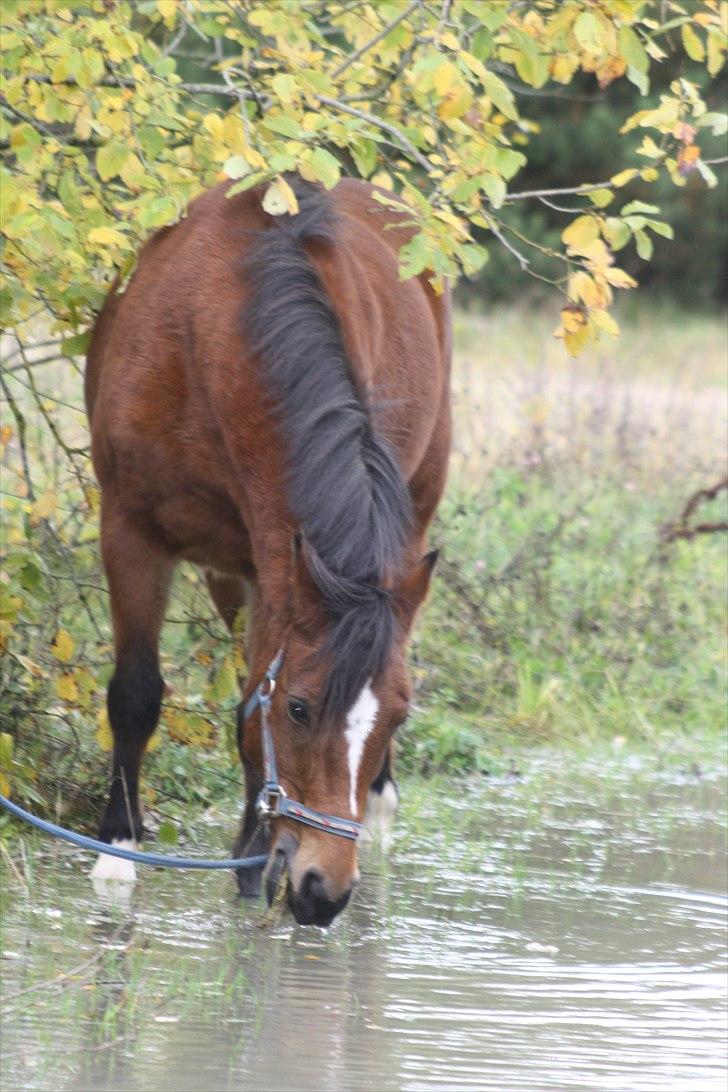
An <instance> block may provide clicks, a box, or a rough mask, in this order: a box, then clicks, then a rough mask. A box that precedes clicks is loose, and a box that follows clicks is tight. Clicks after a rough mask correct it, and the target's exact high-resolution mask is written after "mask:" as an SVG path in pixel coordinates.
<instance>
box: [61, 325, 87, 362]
mask: <svg viewBox="0 0 728 1092" xmlns="http://www.w3.org/2000/svg"><path fill="white" fill-rule="evenodd" d="M90 340H91V332H90V331H89V330H87V331H86V333H84V334H74V335H73V337H66V338H64V339H63V341H62V342H61V352H62V353H63V355H64V356H81V355H82V354H83V353H85V352H86V350H87V349H88V343H89V341H90Z"/></svg>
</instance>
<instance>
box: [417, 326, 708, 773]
mask: <svg viewBox="0 0 728 1092" xmlns="http://www.w3.org/2000/svg"><path fill="white" fill-rule="evenodd" d="M548 321H549V320H548V318H547V317H546V316H544V315H541V314H536V315H530V314H527V313H525V312H520V311H518V310H507V311H501V312H497V313H494V314H493V315H490V316H467V315H460V316H459V317H458V319H457V322H456V346H457V350H456V361H455V376H454V387H455V398H454V422H455V442H454V453H453V460H452V471H451V479H450V486H449V490H448V495H447V497H446V500H445V502H444V504H443V506H442V508H441V510H440V514H439V517H438V521H437V525H436V529H435V537H436V539H437V541H438V544H439V545H441V547H442V561H441V565H440V570H439V580H437V581H436V582H435V585H434V592H433V596H432V600H431V602H430V604H429V607H428V609H427V611H426V613H425V615H424V617H423V619H422V623H421V626H420V628H419V631H418V636H417V639H416V641H415V646H414V659H415V665H416V666H415V672H416V677H417V680H418V709H417V712H416V715H415V717H414V719H413V724H412V727H411V730H410V731H409V732H408V733H407V736H406V742H405V746H404V749H403V750H404V757H405V759H406V761H407V762H408V763H409V764H410V765H411V766H413V767H415V768H420V769H421V768H425V769H431V768H433V769H434V768H442V767H443V766H448V765H449V766H457V767H461V768H464V769H473V768H474V769H484V768H491V767H492V766H493V765H494V764H495V765H496V766H498V765H499V764H501V765H502V761H503V758H504V756H507V755H508V754H509V753H512V752H513V750H514V748H515V747H518V749H519V750H520V749H522V747H523V745H529V744H534V743H543V742H548V743H551V744H554V743H559V744H560V745H564V744H567V743H569V744H575V743H576V744H584V743H589V741H594V740H596V739H613V740H616V742H617V745H619V744H620V743H621V742H622V741H623V740H625V739H629V738H632V739H641V740H644V741H647V742H650V743H654V744H655V745H657V744H658V743H660V742H661V741H662V742H663V743H664V745H665V746H670V742H671V741H672V742H675V741H676V739H677V738H678V737H680V736H681V735H683V736H684V735H685V734H687V733H699V734H701V735H706V734H707V735H708V736H712V737H713V738H716V736H717V734H719V733H720V730H721V728H722V726H723V725H724V723H725V681H724V659H725V657H724V652H725V646H724V641H723V632H724V628H723V627H724V622H725V610H724V600H725V595H724V588H725V568H726V553H725V542H724V539H723V538H722V537H721V536H718V535H715V536H708V535H706V536H704V537H700V536H696V537H695V538H694V539H692V540H690V541H685V542H680V543H671V544H667V543H665V542H663V541H662V539H661V535H660V530H661V528H662V527H663V526H664V525H665V524H666V523H667V522H668V521H670V520H672V519H674V518H676V517H677V516H678V514H679V512H680V510H681V509H682V507H683V504H684V502H685V499H686V498H687V497H688V496H689V495H690V494H691V493H692V492H693V490H695V489H696V488H698V487H699V486H700V485H707V484H710V483H713V482H714V481H716V480H717V479H719V478H720V476H721V473H723V472H724V464H725V435H726V400H725V364H726V342H725V328H724V326H723V324H722V323H721V322H719V321H715V322H710V321H706V320H705V318H700V319H697V320H696V319H692V318H691V317H690V316H687V315H675V314H670V313H668V312H659V311H657V312H655V311H652V312H647V313H646V314H645V315H644V316H642V317H636V316H635V317H632V318H630V317H629V316H628V317H627V320H626V322H625V330H624V334H623V337H622V340H621V342H620V343H618V344H616V345H615V344H614V343H612V344H610V345H609V346H606V345H605V346H604V347H601V348H600V349H599V350H598V351H597V352H595V353H593V354H592V355H591V357H588V358H585V359H580V360H578V361H569V360H568V359H567V358H565V356H564V354H563V351H562V349H561V346H560V345H558V344H557V345H556V346H554V345H553V343H551V342H550V340H549V337H548V332H549V330H548ZM721 508H722V509H724V508H725V494H722V496H721V497H719V498H716V500H715V501H714V502H712V510H711V506H706V508H705V510H704V511H703V512H701V518H703V517H705V518H706V519H709V518H711V515H712V517H713V519H715V520H718V519H720V518H723V519H724V518H725V516H724V515H723V516H719V515H718V510H719V509H721Z"/></svg>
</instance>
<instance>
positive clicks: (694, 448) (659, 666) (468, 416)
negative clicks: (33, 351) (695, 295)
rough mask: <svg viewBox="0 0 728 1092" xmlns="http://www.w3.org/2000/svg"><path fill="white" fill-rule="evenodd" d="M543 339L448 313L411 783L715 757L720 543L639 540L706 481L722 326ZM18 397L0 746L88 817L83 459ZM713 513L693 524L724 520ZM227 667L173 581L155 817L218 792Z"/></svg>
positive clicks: (90, 655) (199, 608) (193, 597)
mask: <svg viewBox="0 0 728 1092" xmlns="http://www.w3.org/2000/svg"><path fill="white" fill-rule="evenodd" d="M554 325H555V323H554V320H553V317H552V316H550V315H546V314H543V313H540V312H537V313H535V314H531V313H528V312H527V311H525V310H519V309H502V308H501V309H499V310H498V311H495V312H494V313H493V314H488V315H482V314H479V315H468V314H465V313H459V314H458V315H457V316H456V321H455V338H456V353H455V369H454V421H455V429H454V448H453V458H452V469H451V476H450V483H449V488H448V492H447V496H446V498H445V500H444V501H443V504H442V506H441V509H440V512H439V515H438V518H437V521H436V524H435V526H434V528H433V536H432V537H433V540H434V542H435V544H436V545H438V546H439V547H441V551H442V554H441V559H440V562H439V566H438V570H437V579H436V580H435V581H434V586H433V592H432V595H431V599H430V602H429V604H428V606H427V609H426V610H425V612H424V614H423V616H422V618H421V620H420V623H419V625H418V628H417V631H416V634H415V637H414V640H413V645H412V652H411V663H412V674H413V678H414V681H415V703H414V709H413V715H412V717H411V719H410V722H409V724H408V726H407V727H406V729H405V730H404V731H403V733H402V738H401V741H400V746H399V751H400V768H402V769H404V770H405V771H407V772H409V773H411V774H413V775H431V774H434V773H448V772H454V771H458V772H484V771H486V770H487V771H489V772H491V773H496V774H498V773H500V774H502V773H504V772H507V771H508V770H509V769H511V768H515V767H522V766H523V765H524V763H528V762H529V761H530V758H529V756H530V755H531V754H533V753H534V749H539V748H540V749H543V748H544V747H545V748H557V749H559V748H560V749H562V750H563V751H564V752H568V753H570V754H573V753H575V752H576V751H582V752H583V751H586V750H588V749H590V748H594V747H595V746H603V745H608V746H609V747H611V748H617V749H618V748H620V747H622V746H629V747H637V748H649V749H652V750H655V751H658V752H667V751H671V750H675V749H677V750H678V751H681V750H685V751H686V752H687V751H689V750H690V749H691V748H694V742H695V739H696V738H697V739H700V740H701V741H702V744H701V747H702V750H703V751H710V752H712V753H713V754H714V755H716V754H718V753H719V749H720V747H721V733H722V730H723V727H724V723H725V707H724V693H725V680H724V669H725V646H724V640H723V626H724V623H725V611H724V606H723V601H724V595H723V589H724V586H725V567H726V554H725V542H724V539H723V537H722V536H720V535H703V536H697V537H695V538H694V539H692V540H689V541H682V542H675V543H671V544H666V543H664V542H663V541H662V540H661V537H660V528H661V527H662V526H663V525H664V524H665V523H667V522H668V521H670V520H673V519H675V518H676V517H677V516H678V514H679V513H680V511H681V509H682V507H683V505H684V502H685V500H686V498H687V497H688V496H689V495H690V494H691V493H692V492H693V491H694V490H695V489H697V488H698V487H700V486H704V485H710V484H713V483H714V482H715V481H717V480H718V478H719V477H720V475H721V472H722V470H723V464H724V459H725V455H724V452H725V432H726V419H725V374H724V372H725V357H726V342H725V326H724V323H723V321H722V319H719V318H716V319H713V320H711V319H709V318H705V317H704V316H702V317H699V318H693V317H691V316H688V315H679V314H678V315H676V314H674V312H668V311H659V310H654V309H652V310H647V311H644V312H638V311H635V312H633V313H625V314H624V315H623V327H624V333H623V336H622V339H621V341H620V342H619V343H610V344H609V345H606V344H605V345H604V346H603V347H600V348H599V350H598V351H596V352H595V353H593V354H592V356H591V357H588V358H585V359H583V360H579V361H576V362H574V361H570V360H569V359H568V358H566V357H565V355H564V352H563V348H562V346H561V345H560V344H559V343H555V342H554V341H553V340H552V339H551V338H550V332H551V329H552V328H553V326H554ZM42 375H43V376H44V379H43V385H42V391H43V398H44V399H45V402H44V405H45V407H46V410H47V408H48V406H53V407H55V408H54V409H53V412H54V414H55V421H56V424H57V426H58V427H59V428H61V429H62V430H63V434H64V436H65V440H66V443H71V444H77V443H79V442H80V443H83V442H84V434H83V431H82V425H81V423H80V422H81V420H82V419H81V417H80V415H79V414H78V413H76V412H75V411H73V410H71V409H69V408H68V407H69V406H73V405H76V404H77V403H78V401H79V398H80V386H79V377H78V375H77V374H76V373H75V372H73V371H71V370H70V369H69V368H67V367H65V368H61V367H60V366H57V365H49V366H47V368H46V370H45V371H43V372H42ZM38 382H39V385H40V382H41V381H40V379H39V380H38ZM17 394H18V398H19V405H20V407H21V408H22V410H23V412H24V413H25V415H26V418H27V422H28V437H29V453H30V456H31V472H32V475H33V478H34V483H35V489H36V494H39V493H41V492H42V490H46V492H45V493H43V494H42V495H43V496H45V495H47V491H48V490H50V491H52V493H53V495H54V497H55V503H56V505H57V510H56V511H55V512H54V513H52V515H51V516H50V517H49V519H48V520H47V521H46V520H45V518H44V519H42V520H36V522H35V523H34V522H33V519H34V517H33V515H32V513H31V515H30V517H29V516H28V512H27V508H28V505H27V496H26V495H24V493H23V490H24V482H23V478H22V475H21V473H20V471H19V470H18V464H19V459H18V457H17V451H14V450H13V445H12V443H11V444H10V445H9V446H8V448H7V450H6V456H5V459H6V463H5V469H6V470H9V471H10V474H7V473H6V475H5V479H6V482H7V479H8V478H9V477H11V475H15V478H14V479H13V480H12V481H11V484H10V486H8V485H7V484H6V486H5V488H6V494H7V493H10V494H11V495H10V496H7V495H6V499H5V502H4V503H5V509H6V528H7V539H8V541H9V549H8V550H7V551H6V555H7V556H6V564H7V565H8V571H9V573H10V589H11V591H15V590H16V588H17V581H20V582H21V584H22V594H21V598H22V601H23V605H22V608H19V618H18V621H17V622H16V623H15V628H14V629H13V630H12V632H11V635H10V638H9V641H8V650H9V653H10V655H9V657H8V658H7V659H8V666H7V667H6V673H5V675H4V678H3V682H2V686H1V687H0V713H1V714H2V715H3V718H4V722H3V731H5V732H8V733H9V734H11V735H12V736H13V739H14V752H13V760H12V769H11V773H12V779H13V781H14V788H15V791H16V793H17V795H18V796H19V797H21V798H24V799H26V800H29V801H30V802H31V803H33V804H34V805H35V806H36V807H42V806H43V805H44V804H50V805H51V810H54V811H56V812H57V813H63V814H66V816H69V814H73V816H74V818H75V819H76V820H77V821H80V822H83V821H84V820H86V819H88V821H89V823H91V822H92V821H93V817H95V815H96V814H97V811H98V807H99V800H100V797H101V795H102V794H103V792H104V788H105V781H106V766H107V755H106V754H105V753H104V751H103V749H102V746H100V742H101V743H103V736H102V735H99V734H98V733H97V719H98V712H99V709H100V708H101V707H102V703H103V687H104V685H105V681H106V680H107V678H108V671H109V666H108V665H109V660H110V643H109V629H108V611H107V606H106V601H105V592H104V589H103V580H102V579H101V576H100V573H99V566H98V546H97V541H96V534H97V532H96V523H95V514H94V512H93V499H92V494H91V492H90V491H89V484H88V479H87V477H84V475H87V474H88V467H87V465H83V466H82V467H81V468H80V469H79V470H78V473H76V472H75V471H74V470H73V469H69V461H68V458H67V456H65V455H64V453H63V452H60V454H59V448H58V445H57V443H55V441H54V438H53V437H52V436H50V435H49V431H48V428H47V427H46V422H45V421H44V419H43V416H42V414H40V415H39V414H38V413H37V412H36V410H35V406H34V403H33V402H32V401H31V400H30V395H29V392H27V390H26V391H25V392H23V388H18V392H17ZM79 478H80V480H81V482H82V484H83V490H82V489H81V488H80V487H79ZM724 497H725V494H723V495H722V497H719V498H717V499H716V500H715V501H713V502H711V504H710V505H706V506H705V507H704V509H701V512H700V518H701V519H702V518H705V519H711V518H712V519H722V518H724V516H723V515H722V514H721V510H722V509H723V508H724V504H723V498H724ZM89 498H91V499H90V500H89ZM84 505H86V508H84ZM46 523H51V524H52V526H51V527H50V529H48V528H47V527H46ZM27 543H30V544H31V546H32V550H31V552H30V553H28V551H27V549H26V546H27ZM34 565H36V566H37V567H38V568H39V570H40V571H41V578H40V579H38V580H36V578H35V577H34V575H33V571H32V567H33V566H34ZM23 581H24V583H23ZM6 582H7V581H6ZM80 597H81V598H80ZM59 626H61V627H65V628H67V629H68V630H69V631H70V632H71V634H72V636H73V639H74V652H73V662H72V663H71V664H61V665H60V666H59V664H58V662H57V659H56V658H54V656H53V655H52V653H50V652H49V646H50V644H51V641H52V639H53V636H54V634H55V633H56V631H57V629H58V627H59ZM230 655H231V647H230V642H229V639H228V638H227V636H226V634H225V632H224V630H223V628H222V626H221V625H220V623H219V622H218V621H217V620H216V619H215V617H214V615H213V612H212V610H211V608H210V605H209V602H208V600H207V597H206V593H205V591H204V588H203V587H202V584H201V582H200V580H199V577H198V576H197V574H196V573H194V572H193V570H192V569H183V571H182V573H181V575H180V578H179V579H178V582H177V588H176V593H175V596H174V599H173V602H172V604H171V606H170V610H169V624H168V625H167V628H166V632H165V638H164V645H163V659H164V673H165V676H166V678H167V679H168V681H170V682H171V683H172V685H173V686H174V689H175V693H174V696H173V697H172V698H171V699H170V700H169V702H168V703H167V709H166V712H165V716H164V720H163V725H162V728H161V730H160V733H159V738H160V741H161V742H160V745H159V746H158V747H156V748H155V750H154V751H153V752H152V753H151V754H150V755H149V757H148V762H147V767H146V776H145V786H146V788H145V794H146V804H147V807H148V808H149V807H152V808H153V809H154V810H155V811H156V814H157V816H158V818H160V819H163V818H171V819H173V820H176V819H177V818H178V817H179V815H180V813H181V808H182V805H187V804H189V803H192V804H193V805H210V804H214V803H215V802H217V801H219V800H221V799H228V798H229V797H230V796H231V795H232V794H237V793H238V792H239V787H238V786H239V774H238V769H237V764H236V761H235V759H234V757H233V753H232V752H233V746H232V744H233V739H232V726H233V723H234V717H233V710H234V706H235V704H236V701H237V695H236V688H235V681H234V671H231V669H230V665H231V660H230ZM29 665H30V666H29ZM36 669H37V670H36ZM59 671H61V672H64V673H66V674H68V673H75V674H74V678H75V679H76V691H77V693H76V695H75V697H73V698H72V699H68V698H64V697H63V690H61V691H60V700H59V690H58V678H59ZM84 688H86V689H84ZM183 715H184V717H186V718H187V719H186V720H185V721H184V724H185V726H186V727H185V730H184V731H182V729H181V728H180V724H181V721H180V717H182V716H183ZM190 725H192V727H190Z"/></svg>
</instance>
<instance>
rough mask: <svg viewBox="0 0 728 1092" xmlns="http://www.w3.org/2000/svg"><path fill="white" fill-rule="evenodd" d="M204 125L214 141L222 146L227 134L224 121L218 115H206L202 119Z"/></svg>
mask: <svg viewBox="0 0 728 1092" xmlns="http://www.w3.org/2000/svg"><path fill="white" fill-rule="evenodd" d="M202 124H203V125H204V127H205V128H206V129H207V131H208V133H209V134H210V136H211V137H212V139H213V140H215V141H217V142H218V143H220V144H222V142H223V139H224V132H225V130H224V128H223V123H222V119H221V118H219V117H218V116H217V114H205V116H204V118H203V119H202Z"/></svg>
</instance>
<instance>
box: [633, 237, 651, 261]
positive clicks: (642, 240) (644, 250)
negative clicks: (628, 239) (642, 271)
mask: <svg viewBox="0 0 728 1092" xmlns="http://www.w3.org/2000/svg"><path fill="white" fill-rule="evenodd" d="M634 240H635V243H636V244H637V253H638V254H639V256H640V258H642V260H643V261H644V262H649V260H650V258H651V257H652V251H653V245H652V239H650V237H649V235H648V234H647V232H646V231H635V233H634Z"/></svg>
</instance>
